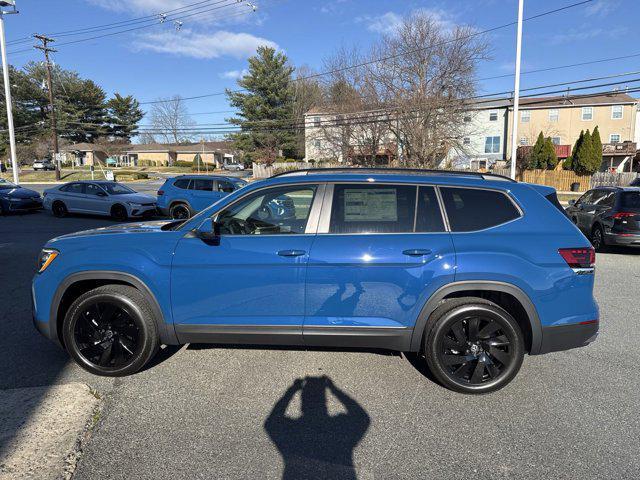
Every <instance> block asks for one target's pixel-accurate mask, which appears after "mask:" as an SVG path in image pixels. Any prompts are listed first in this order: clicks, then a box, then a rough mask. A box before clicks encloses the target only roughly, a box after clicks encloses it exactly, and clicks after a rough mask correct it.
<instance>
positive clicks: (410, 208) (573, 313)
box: [32, 169, 599, 393]
mask: <svg viewBox="0 0 640 480" xmlns="http://www.w3.org/2000/svg"><path fill="white" fill-rule="evenodd" d="M421 173H422V174H418V173H417V172H415V174H414V172H410V171H394V170H392V171H380V170H376V169H371V170H365V169H362V170H353V169H351V170H348V171H342V170H339V169H333V170H331V169H330V170H328V171H325V170H307V171H301V172H289V173H286V174H283V175H279V176H276V177H272V178H270V179H267V180H264V181H261V182H256V183H253V184H250V185H248V186H246V187H245V188H242V189H241V190H238V191H235V192H233V193H231V194H229V195H228V196H226V197H225V198H223V199H222V200H220V201H219V202H218V203H216V204H214V205H212V206H210V207H209V208H207V209H205V210H204V211H202V212H201V213H200V214H198V215H196V216H195V217H193V218H191V219H188V220H180V221H155V222H147V223H135V224H128V225H117V226H112V227H106V228H101V229H98V230H94V231H84V232H78V233H75V234H70V235H65V236H62V237H58V238H55V239H53V240H51V241H49V242H48V243H47V244H46V246H45V248H44V249H43V250H42V253H41V255H40V262H39V269H38V273H37V274H36V276H35V278H34V280H33V289H32V290H33V304H34V321H35V325H36V327H37V329H38V330H39V331H40V332H41V333H43V334H44V335H45V336H47V337H49V338H50V339H52V340H53V341H55V342H57V343H58V344H60V345H61V346H63V347H64V348H65V349H66V350H67V351H68V353H69V355H70V356H71V357H72V358H73V359H74V360H75V361H76V362H77V363H79V364H80V365H81V366H82V367H84V368H85V369H87V370H89V371H90V372H93V373H95V374H98V375H110V376H119V375H128V374H132V373H134V372H136V371H138V370H139V369H140V368H142V367H143V366H144V365H145V364H146V363H147V362H149V360H150V359H151V358H152V357H153V356H154V354H155V353H156V351H157V349H158V346H159V345H160V344H183V343H232V344H263V345H298V346H306V347H340V348H345V347H346V348H349V347H361V348H384V349H391V350H396V351H405V352H418V353H420V354H422V355H423V356H424V358H425V359H426V362H427V364H428V366H429V368H430V370H431V371H432V372H433V374H434V376H435V377H436V378H437V379H438V380H439V381H440V382H441V383H442V384H443V385H445V386H447V387H449V388H451V389H454V390H456V391H459V392H465V393H484V392H489V391H493V390H496V389H498V388H501V387H503V386H504V385H506V384H507V383H509V382H510V381H511V380H512V379H513V378H514V377H515V375H516V374H517V372H518V370H519V369H520V366H521V364H522V361H523V358H524V355H525V353H528V354H531V355H537V354H542V353H547V352H552V351H558V350H566V349H569V348H574V347H581V346H584V345H587V344H588V343H590V342H592V341H593V340H594V339H595V337H596V335H597V332H598V326H599V313H598V306H597V304H596V302H595V300H594V298H593V282H594V262H595V253H594V250H593V248H592V247H591V245H590V244H589V241H588V240H587V239H586V238H585V237H584V236H583V235H582V233H580V231H579V230H578V229H577V228H576V227H575V225H573V223H572V222H571V221H570V219H569V218H568V217H567V216H566V215H565V214H564V212H563V211H562V208H561V207H560V206H559V204H558V201H557V198H556V194H555V191H554V190H553V189H552V188H549V187H544V186H540V185H531V184H526V183H517V182H514V181H511V180H509V179H507V178H505V177H499V176H495V175H487V174H474V173H464V174H460V173H456V172H438V171H431V172H429V171H422V172H421ZM275 199H281V200H285V199H286V200H287V202H291V204H292V206H293V213H292V214H291V215H272V214H271V210H270V209H269V208H267V209H265V206H267V205H269V204H270V203H272V202H273V201H274V200H275Z"/></svg>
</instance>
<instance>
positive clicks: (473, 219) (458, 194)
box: [440, 187, 520, 232]
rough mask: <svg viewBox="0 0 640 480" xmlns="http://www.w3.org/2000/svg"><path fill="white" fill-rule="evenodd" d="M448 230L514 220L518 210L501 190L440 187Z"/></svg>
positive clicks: (468, 230) (486, 225)
mask: <svg viewBox="0 0 640 480" xmlns="http://www.w3.org/2000/svg"><path fill="white" fill-rule="evenodd" d="M440 191H441V192H442V199H443V201H444V206H445V209H446V211H447V216H448V218H449V224H450V226H451V231H452V232H470V231H474V230H483V229H485V228H490V227H495V226H496V225H500V224H502V223H505V222H508V221H510V220H514V219H516V218H518V217H519V216H520V212H519V211H518V209H517V208H516V206H515V205H514V204H513V202H512V201H511V200H509V198H507V196H506V195H505V194H504V193H501V192H496V191H493V190H480V189H472V188H449V187H445V188H441V190H440Z"/></svg>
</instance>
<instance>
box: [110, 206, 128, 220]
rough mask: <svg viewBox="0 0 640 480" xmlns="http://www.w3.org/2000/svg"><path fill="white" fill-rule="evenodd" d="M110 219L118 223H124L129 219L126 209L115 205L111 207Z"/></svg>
mask: <svg viewBox="0 0 640 480" xmlns="http://www.w3.org/2000/svg"><path fill="white" fill-rule="evenodd" d="M111 218H113V219H114V220H117V221H119V222H124V221H125V220H126V219H127V218H129V214H128V213H127V209H126V208H125V207H124V205H120V204H119V203H116V204H115V205H114V206H113V207H111Z"/></svg>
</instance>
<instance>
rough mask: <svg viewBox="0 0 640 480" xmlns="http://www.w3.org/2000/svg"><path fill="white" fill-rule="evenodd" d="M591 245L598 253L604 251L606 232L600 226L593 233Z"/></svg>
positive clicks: (594, 228)
mask: <svg viewBox="0 0 640 480" xmlns="http://www.w3.org/2000/svg"><path fill="white" fill-rule="evenodd" d="M591 245H593V248H594V249H595V250H597V251H602V250H603V249H604V246H605V243H604V232H603V231H602V227H601V226H600V225H596V226H595V227H593V230H592V231H591Z"/></svg>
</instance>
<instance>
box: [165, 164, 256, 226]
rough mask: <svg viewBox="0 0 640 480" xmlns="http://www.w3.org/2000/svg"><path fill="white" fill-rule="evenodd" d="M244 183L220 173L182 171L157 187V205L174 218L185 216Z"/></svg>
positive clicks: (181, 218)
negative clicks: (207, 173)
mask: <svg viewBox="0 0 640 480" xmlns="http://www.w3.org/2000/svg"><path fill="white" fill-rule="evenodd" d="M246 184H247V182H246V181H245V180H242V179H240V178H236V177H225V176H223V175H219V176H215V175H183V176H180V177H176V178H169V179H168V180H166V181H165V182H164V185H162V187H160V190H158V209H159V210H160V212H161V213H162V214H163V215H165V216H169V217H171V218H173V219H174V220H185V219H187V218H190V217H192V216H193V215H194V214H195V213H197V212H199V211H201V210H204V209H205V208H207V207H208V206H209V205H211V204H213V203H215V202H217V201H218V200H220V199H221V198H222V197H224V196H225V195H227V194H229V193H231V192H235V191H236V190H238V189H239V188H242V187H244V186H245V185H246Z"/></svg>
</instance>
